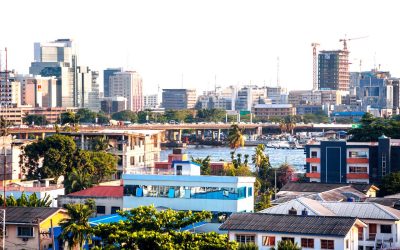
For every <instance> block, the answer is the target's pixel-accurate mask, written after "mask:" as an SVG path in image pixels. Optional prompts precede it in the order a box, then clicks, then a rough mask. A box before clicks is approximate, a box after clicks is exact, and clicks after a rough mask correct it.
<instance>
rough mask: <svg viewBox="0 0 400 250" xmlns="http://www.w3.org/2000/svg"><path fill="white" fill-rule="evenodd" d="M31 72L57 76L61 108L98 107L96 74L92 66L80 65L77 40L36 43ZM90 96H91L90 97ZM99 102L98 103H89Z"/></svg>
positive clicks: (57, 91)
mask: <svg viewBox="0 0 400 250" xmlns="http://www.w3.org/2000/svg"><path fill="white" fill-rule="evenodd" d="M29 73H30V74H33V75H41V76H54V77H56V79H57V84H56V90H55V91H52V92H51V94H52V95H55V98H51V99H55V100H56V106H58V107H79V108H91V107H97V110H98V109H99V105H100V103H99V101H100V100H99V98H93V97H96V96H98V91H99V90H98V87H97V89H96V84H97V83H96V84H94V85H93V76H95V78H96V79H97V77H96V74H93V72H92V71H91V70H90V69H89V67H85V66H78V63H77V55H76V53H75V48H74V43H73V41H72V40H70V39H58V40H55V41H53V42H45V43H35V44H34V62H32V63H31V67H30V68H29ZM96 91H97V93H94V92H96ZM89 96H90V97H91V98H89ZM90 102H96V103H90Z"/></svg>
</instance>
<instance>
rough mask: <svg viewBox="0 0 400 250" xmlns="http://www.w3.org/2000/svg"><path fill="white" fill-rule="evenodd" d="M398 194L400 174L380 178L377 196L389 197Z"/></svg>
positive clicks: (399, 191) (394, 173)
mask: <svg viewBox="0 0 400 250" xmlns="http://www.w3.org/2000/svg"><path fill="white" fill-rule="evenodd" d="M397 193H400V172H393V173H390V174H388V175H386V176H384V177H383V178H382V182H381V184H380V186H379V195H380V196H385V195H391V194H397Z"/></svg>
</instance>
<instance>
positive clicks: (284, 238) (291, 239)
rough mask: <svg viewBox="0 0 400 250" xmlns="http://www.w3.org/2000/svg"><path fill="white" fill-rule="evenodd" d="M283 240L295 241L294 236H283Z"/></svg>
mask: <svg viewBox="0 0 400 250" xmlns="http://www.w3.org/2000/svg"><path fill="white" fill-rule="evenodd" d="M282 241H291V242H292V243H294V238H292V237H282Z"/></svg>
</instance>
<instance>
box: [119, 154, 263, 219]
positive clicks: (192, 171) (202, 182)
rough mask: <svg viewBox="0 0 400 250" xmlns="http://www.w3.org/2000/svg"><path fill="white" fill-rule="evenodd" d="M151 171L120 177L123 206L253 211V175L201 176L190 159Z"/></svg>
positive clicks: (198, 169)
mask: <svg viewBox="0 0 400 250" xmlns="http://www.w3.org/2000/svg"><path fill="white" fill-rule="evenodd" d="M150 170H152V171H150ZM150 170H149V169H143V170H142V171H134V172H130V173H127V174H124V175H123V176H122V179H123V183H124V197H123V207H124V209H129V208H135V207H139V206H146V205H152V204H153V205H154V206H156V207H168V208H171V209H174V210H192V211H201V210H207V211H211V212H227V213H232V212H253V210H254V182H255V178H254V177H236V176H235V177H234V176H202V175H200V166H199V165H197V164H196V163H193V162H190V161H174V162H173V163H172V169H168V170H164V171H163V170H161V169H159V170H158V171H157V169H154V168H153V169H150Z"/></svg>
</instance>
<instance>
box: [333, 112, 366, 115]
mask: <svg viewBox="0 0 400 250" xmlns="http://www.w3.org/2000/svg"><path fill="white" fill-rule="evenodd" d="M363 115H365V112H358V111H349V112H333V113H332V116H363Z"/></svg>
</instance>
